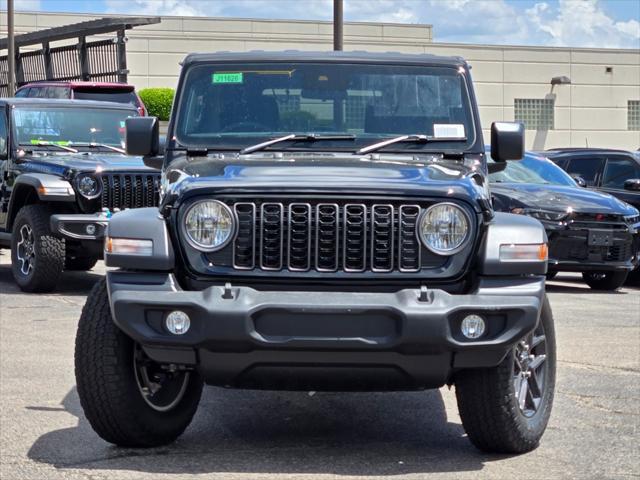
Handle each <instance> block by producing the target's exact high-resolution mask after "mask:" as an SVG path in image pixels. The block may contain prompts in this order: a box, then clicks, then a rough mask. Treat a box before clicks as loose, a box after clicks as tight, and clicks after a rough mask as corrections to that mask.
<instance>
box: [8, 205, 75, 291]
mask: <svg viewBox="0 0 640 480" xmlns="http://www.w3.org/2000/svg"><path fill="white" fill-rule="evenodd" d="M50 215H51V212H50V211H49V209H48V208H47V207H46V206H44V205H27V206H25V207H22V208H21V209H20V210H19V211H18V214H17V215H16V219H15V221H14V223H13V235H12V236H11V272H12V273H13V278H14V280H15V282H16V283H17V284H18V286H19V287H20V289H22V290H23V291H25V292H33V293H36V292H38V293H42V292H50V291H52V290H54V289H55V288H56V285H57V284H58V280H59V278H60V274H61V273H62V271H63V269H64V260H65V245H64V240H63V239H61V238H58V237H56V236H54V235H53V234H52V233H51V229H50V228H49V217H50ZM23 225H28V226H29V227H31V230H32V231H33V236H34V249H35V260H34V266H33V269H32V270H31V272H30V273H29V274H28V275H24V274H23V273H22V272H21V271H20V266H19V264H20V261H19V260H18V253H17V249H18V242H19V237H20V230H21V228H22V227H23Z"/></svg>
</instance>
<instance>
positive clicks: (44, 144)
mask: <svg viewBox="0 0 640 480" xmlns="http://www.w3.org/2000/svg"><path fill="white" fill-rule="evenodd" d="M28 145H37V146H38V147H58V148H59V149H60V150H65V151H67V152H71V153H78V150H76V149H75V148H71V147H67V146H65V145H60V144H58V143H55V142H49V141H47V140H38V141H34V142H31V143H21V144H20V146H28Z"/></svg>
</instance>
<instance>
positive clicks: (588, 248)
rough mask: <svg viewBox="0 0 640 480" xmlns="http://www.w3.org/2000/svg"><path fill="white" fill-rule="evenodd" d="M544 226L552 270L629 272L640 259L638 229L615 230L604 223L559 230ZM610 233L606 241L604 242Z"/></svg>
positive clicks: (639, 234) (639, 235)
mask: <svg viewBox="0 0 640 480" xmlns="http://www.w3.org/2000/svg"><path fill="white" fill-rule="evenodd" d="M545 229H546V230H547V237H548V239H549V270H551V271H572V272H582V271H593V270H598V271H603V270H604V271H613V270H626V271H629V270H633V269H634V268H635V267H636V266H637V265H638V262H639V261H640V257H639V253H640V233H639V232H638V229H637V228H634V227H629V228H628V229H625V230H622V229H618V230H613V229H607V228H606V225H603V226H602V227H600V228H598V229H587V228H563V229H559V228H555V227H550V226H549V225H545ZM598 232H601V233H600V234H599V233H598ZM608 236H609V238H607V240H606V242H605V241H603V240H604V238H605V237H608ZM603 243H606V244H603Z"/></svg>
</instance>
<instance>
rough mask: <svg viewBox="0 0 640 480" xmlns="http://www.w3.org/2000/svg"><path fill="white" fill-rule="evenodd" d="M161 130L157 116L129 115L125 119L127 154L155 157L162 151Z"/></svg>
mask: <svg viewBox="0 0 640 480" xmlns="http://www.w3.org/2000/svg"><path fill="white" fill-rule="evenodd" d="M159 132H160V130H159V123H158V119H157V118H156V117H129V118H127V119H126V120H125V134H124V141H125V149H126V151H127V155H139V156H142V157H155V156H156V155H158V153H159V152H160V133H159Z"/></svg>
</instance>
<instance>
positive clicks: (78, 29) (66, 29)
mask: <svg viewBox="0 0 640 480" xmlns="http://www.w3.org/2000/svg"><path fill="white" fill-rule="evenodd" d="M156 23H160V17H124V18H123V17H108V18H99V19H97V20H89V21H86V22H80V23H74V24H72V25H64V26H62V27H53V28H48V29H46V30H39V31H37V32H30V33H23V34H22V35H17V36H16V37H15V39H14V42H15V45H16V47H24V46H27V45H37V44H41V43H47V42H57V41H59V40H67V39H70V38H79V37H89V36H91V35H101V34H103V33H110V32H116V31H118V30H130V29H132V28H134V27H140V26H143V25H153V24H156ZM7 46H8V40H7V39H6V38H3V39H0V50H6V49H7Z"/></svg>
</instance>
